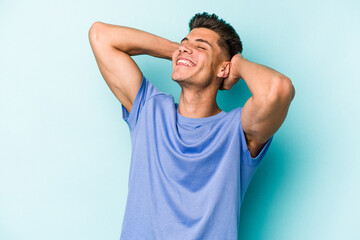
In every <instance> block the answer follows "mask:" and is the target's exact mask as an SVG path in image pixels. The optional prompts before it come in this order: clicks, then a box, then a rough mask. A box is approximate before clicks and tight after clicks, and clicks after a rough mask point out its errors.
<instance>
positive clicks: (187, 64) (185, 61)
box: [176, 59, 195, 67]
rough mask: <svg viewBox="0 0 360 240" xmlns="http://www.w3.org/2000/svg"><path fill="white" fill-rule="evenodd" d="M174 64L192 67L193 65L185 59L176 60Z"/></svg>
mask: <svg viewBox="0 0 360 240" xmlns="http://www.w3.org/2000/svg"><path fill="white" fill-rule="evenodd" d="M176 65H181V66H186V67H194V66H195V65H194V64H193V63H192V62H191V61H189V60H185V59H179V60H177V62H176Z"/></svg>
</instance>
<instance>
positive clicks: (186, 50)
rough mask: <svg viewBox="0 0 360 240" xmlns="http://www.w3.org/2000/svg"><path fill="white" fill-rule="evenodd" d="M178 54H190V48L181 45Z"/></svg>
mask: <svg viewBox="0 0 360 240" xmlns="http://www.w3.org/2000/svg"><path fill="white" fill-rule="evenodd" d="M179 50H180V52H187V53H189V54H191V53H192V48H191V47H190V46H188V45H186V44H182V45H181V46H180V48H179Z"/></svg>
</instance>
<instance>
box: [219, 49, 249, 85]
mask: <svg viewBox="0 0 360 240" xmlns="http://www.w3.org/2000/svg"><path fill="white" fill-rule="evenodd" d="M242 60H244V58H243V56H242V55H241V54H240V53H238V54H236V55H234V56H233V57H232V58H231V62H230V72H229V75H228V77H227V78H225V79H224V81H223V83H222V84H221V86H220V87H219V89H220V90H230V89H231V88H232V86H234V85H235V84H236V83H237V82H238V81H239V80H240V78H241V76H240V75H239V73H238V68H239V65H240V62H241V61H242Z"/></svg>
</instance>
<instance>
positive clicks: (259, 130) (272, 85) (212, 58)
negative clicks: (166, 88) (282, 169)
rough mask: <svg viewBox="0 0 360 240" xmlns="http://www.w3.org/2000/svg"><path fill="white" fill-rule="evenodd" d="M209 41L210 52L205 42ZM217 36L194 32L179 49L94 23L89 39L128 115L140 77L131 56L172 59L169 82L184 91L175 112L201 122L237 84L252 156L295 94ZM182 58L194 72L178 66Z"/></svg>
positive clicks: (286, 82)
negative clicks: (243, 92)
mask: <svg viewBox="0 0 360 240" xmlns="http://www.w3.org/2000/svg"><path fill="white" fill-rule="evenodd" d="M199 39H201V41H207V42H208V43H209V44H210V45H211V46H212V47H210V46H209V45H207V44H206V43H204V42H201V41H199ZM218 39H219V35H218V34H217V33H216V32H214V31H212V30H210V29H206V28H195V29H193V30H192V31H191V32H190V33H189V34H188V35H187V36H186V39H185V40H184V41H182V42H181V43H180V44H179V43H176V42H172V41H169V40H168V39H165V38H162V37H159V36H156V35H154V34H151V33H148V32H145V31H141V30H139V29H134V28H129V27H124V26H117V25H112V24H106V23H102V22H95V23H94V24H93V26H92V27H91V29H90V31H89V40H90V44H91V47H92V50H93V52H94V55H95V59H96V61H97V64H98V66H99V69H100V72H101V74H102V76H103V77H104V79H105V81H106V83H107V84H108V86H109V87H110V89H111V91H112V92H113V93H114V95H115V96H116V97H117V98H118V99H119V101H120V102H121V103H122V105H123V106H124V107H125V108H126V109H127V110H128V112H129V113H130V112H131V108H132V105H133V103H134V100H135V97H136V95H137V92H138V90H139V88H140V85H141V81H142V73H141V71H140V69H139V67H138V66H137V64H136V63H135V61H134V60H133V59H132V58H131V57H130V56H134V55H141V54H147V55H150V56H154V57H158V58H164V59H168V60H172V62H173V64H172V65H173V73H172V76H171V77H172V79H173V80H174V81H176V82H177V83H178V84H179V85H180V86H181V88H182V90H181V95H180V99H179V109H178V110H179V113H180V114H181V115H183V116H185V117H191V118H203V117H209V116H213V115H215V114H217V113H219V112H220V111H221V109H220V108H219V107H218V105H217V103H216V95H217V92H218V90H230V89H231V88H232V86H233V85H235V84H236V83H237V82H238V81H239V80H240V79H242V80H244V81H245V82H246V84H247V86H248V88H249V90H250V92H251V94H252V96H251V97H250V98H249V99H248V100H247V102H246V103H245V105H244V107H243V109H242V114H241V125H242V128H243V131H244V134H245V138H246V142H247V147H248V149H249V152H250V155H251V156H252V157H256V156H257V155H258V154H259V153H260V151H261V149H262V147H263V146H264V145H265V143H266V142H267V141H268V139H269V138H270V137H271V136H272V135H273V134H274V133H275V132H276V131H277V130H278V129H279V128H280V126H281V125H282V123H283V122H284V120H285V117H286V115H287V112H288V109H289V106H290V103H291V101H292V100H293V98H294V96H295V89H294V86H293V85H292V82H291V81H290V79H289V78H288V77H286V76H285V75H283V74H281V73H280V72H278V71H275V70H274V69H272V68H269V67H267V66H264V65H261V64H258V63H255V62H251V61H249V60H247V59H245V58H243V56H242V55H241V54H236V55H235V56H233V57H232V58H231V59H230V57H229V56H228V55H227V53H226V52H224V50H223V49H221V48H220V46H219V45H218V44H217V42H218ZM179 57H184V58H187V59H190V60H191V61H193V62H194V63H195V66H194V67H187V66H179V65H177V59H178V58H179Z"/></svg>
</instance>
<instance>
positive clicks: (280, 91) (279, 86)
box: [269, 76, 295, 104]
mask: <svg viewBox="0 0 360 240" xmlns="http://www.w3.org/2000/svg"><path fill="white" fill-rule="evenodd" d="M294 97H295V88H294V86H293V84H292V82H291V80H290V78H288V77H286V76H277V77H275V78H274V79H273V83H272V86H271V90H270V93H269V100H271V101H279V100H282V101H286V102H288V103H289V104H290V102H291V101H292V100H293V99H294Z"/></svg>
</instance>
